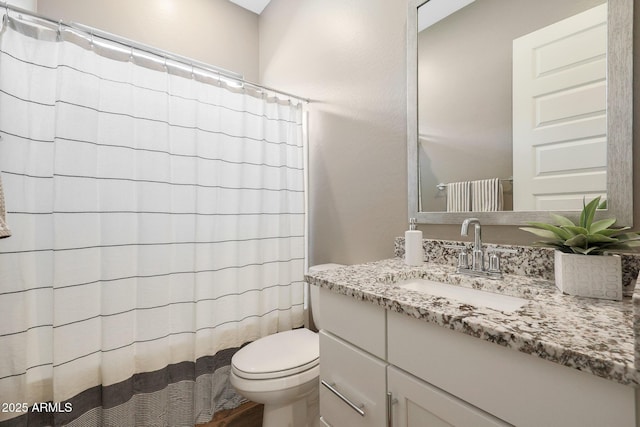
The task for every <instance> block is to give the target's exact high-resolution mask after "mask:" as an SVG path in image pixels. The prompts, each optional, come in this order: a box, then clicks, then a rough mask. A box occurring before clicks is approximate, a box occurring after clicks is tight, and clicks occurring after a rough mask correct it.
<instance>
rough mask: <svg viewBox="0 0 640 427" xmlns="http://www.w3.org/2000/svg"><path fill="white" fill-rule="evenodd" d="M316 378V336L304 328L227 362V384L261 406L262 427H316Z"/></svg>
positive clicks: (314, 300)
mask: <svg viewBox="0 0 640 427" xmlns="http://www.w3.org/2000/svg"><path fill="white" fill-rule="evenodd" d="M337 267H341V265H339V264H322V265H318V266H315V267H311V268H310V269H309V272H317V271H322V270H328V269H333V268H337ZM311 288H312V289H310V300H311V306H312V309H311V312H312V315H313V320H314V323H315V324H316V327H318V328H319V324H320V321H319V319H318V316H317V314H318V308H317V306H318V289H317V288H316V287H315V286H312V287H311ZM319 375H320V365H319V345H318V334H317V333H315V332H312V331H310V330H309V329H294V330H291V331H286V332H279V333H277V334H273V335H269V336H266V337H263V338H260V339H258V340H256V341H254V342H252V343H250V344H248V345H246V346H245V347H243V348H241V349H240V350H238V352H237V353H236V354H234V356H233V357H232V359H231V374H230V380H231V385H233V387H234V388H235V389H236V391H237V392H238V393H239V394H240V395H242V396H244V397H246V398H247V399H249V400H251V401H253V402H257V403H262V404H264V415H263V420H262V427H317V426H318V425H319V418H320V413H319V402H318V393H319Z"/></svg>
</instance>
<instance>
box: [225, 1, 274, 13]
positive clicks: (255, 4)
mask: <svg viewBox="0 0 640 427" xmlns="http://www.w3.org/2000/svg"><path fill="white" fill-rule="evenodd" d="M229 1H231V2H232V3H235V4H237V5H238V6H242V7H244V8H245V9H248V10H250V11H251V12H253V13H255V14H258V15H260V14H261V13H262V11H263V10H264V8H265V7H267V5H268V4H269V1H271V0H229Z"/></svg>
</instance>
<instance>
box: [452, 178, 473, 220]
mask: <svg viewBox="0 0 640 427" xmlns="http://www.w3.org/2000/svg"><path fill="white" fill-rule="evenodd" d="M470 210H471V182H470V181H462V182H450V183H449V184H447V212H469V211H470Z"/></svg>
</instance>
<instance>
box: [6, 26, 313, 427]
mask: <svg viewBox="0 0 640 427" xmlns="http://www.w3.org/2000/svg"><path fill="white" fill-rule="evenodd" d="M3 24H4V25H3V29H2V34H1V37H0V138H1V139H0V171H1V176H2V183H3V189H4V195H5V201H6V209H7V223H8V224H9V226H10V228H11V232H12V236H11V237H10V238H7V239H2V240H0V317H1V319H2V320H1V321H0V404H1V405H4V406H3V407H2V408H0V426H3V427H4V426H27V425H28V426H40V425H86V426H99V425H104V426H118V427H119V426H134V425H135V426H155V425H166V426H193V424H194V423H200V422H206V421H208V420H210V418H211V416H212V414H213V413H214V412H215V411H216V410H218V409H220V408H226V407H233V406H237V404H238V402H239V400H240V399H241V398H240V397H239V396H237V395H235V394H234V392H233V390H232V388H231V387H230V386H229V385H228V381H227V377H228V371H229V360H230V357H231V355H232V354H233V352H234V351H235V350H236V349H237V348H238V347H239V346H241V345H242V344H243V343H246V342H249V341H252V340H255V339H257V338H259V337H261V336H264V335H267V334H270V333H274V332H277V331H282V330H287V329H291V328H293V327H299V326H301V325H302V323H303V319H302V313H303V306H302V304H303V290H302V286H303V271H304V257H305V236H304V232H305V224H304V221H305V211H304V209H305V192H304V189H305V185H304V155H303V126H302V116H303V112H302V106H301V104H300V103H295V102H292V101H290V100H282V99H279V98H278V97H277V96H274V95H273V94H270V95H266V94H263V95H259V94H256V93H249V90H248V89H242V88H238V87H234V86H233V84H232V83H228V82H224V81H221V80H220V78H219V77H218V78H216V76H215V75H213V74H207V73H205V72H203V71H199V70H194V69H193V68H191V69H190V67H188V66H186V67H185V66H181V65H180V64H177V63H175V64H174V63H171V61H167V60H166V59H164V60H162V59H158V58H155V57H151V56H150V55H146V54H143V53H141V52H134V51H133V50H128V49H124V48H122V47H121V46H120V47H118V46H111V47H109V46H107V44H108V43H107V42H106V41H104V40H98V39H97V38H96V39H94V37H93V36H91V37H90V38H89V37H86V36H81V35H79V34H78V33H74V32H73V31H71V30H65V31H62V32H61V31H60V30H57V31H56V29H55V28H44V27H43V26H42V25H43V24H33V23H30V22H29V23H27V22H24V21H19V20H18V19H16V18H14V17H10V18H6V17H5V19H4V23H3ZM141 64H142V65H144V66H141Z"/></svg>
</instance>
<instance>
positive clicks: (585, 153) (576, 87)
mask: <svg viewBox="0 0 640 427" xmlns="http://www.w3.org/2000/svg"><path fill="white" fill-rule="evenodd" d="M606 50H607V5H606V4H603V5H601V6H597V7H595V8H593V9H590V10H588V11H586V12H583V13H580V14H578V15H575V16H573V17H571V18H568V19H565V20H563V21H560V22H558V23H556V24H553V25H550V26H548V27H545V28H543V29H541V30H538V31H535V32H533V33H530V34H528V35H526V36H523V37H520V38H518V39H516V40H514V42H513V64H514V65H513V188H514V191H513V194H514V200H513V208H514V210H515V211H528V210H579V209H581V208H582V201H583V197H585V196H586V198H587V200H589V199H592V198H594V197H596V196H598V195H602V196H603V198H605V199H606V190H607V170H606V166H607V135H606V133H607V122H606V102H607V101H606V98H607V97H606V87H607V84H606V72H607V65H606V64H607V62H606Z"/></svg>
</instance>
